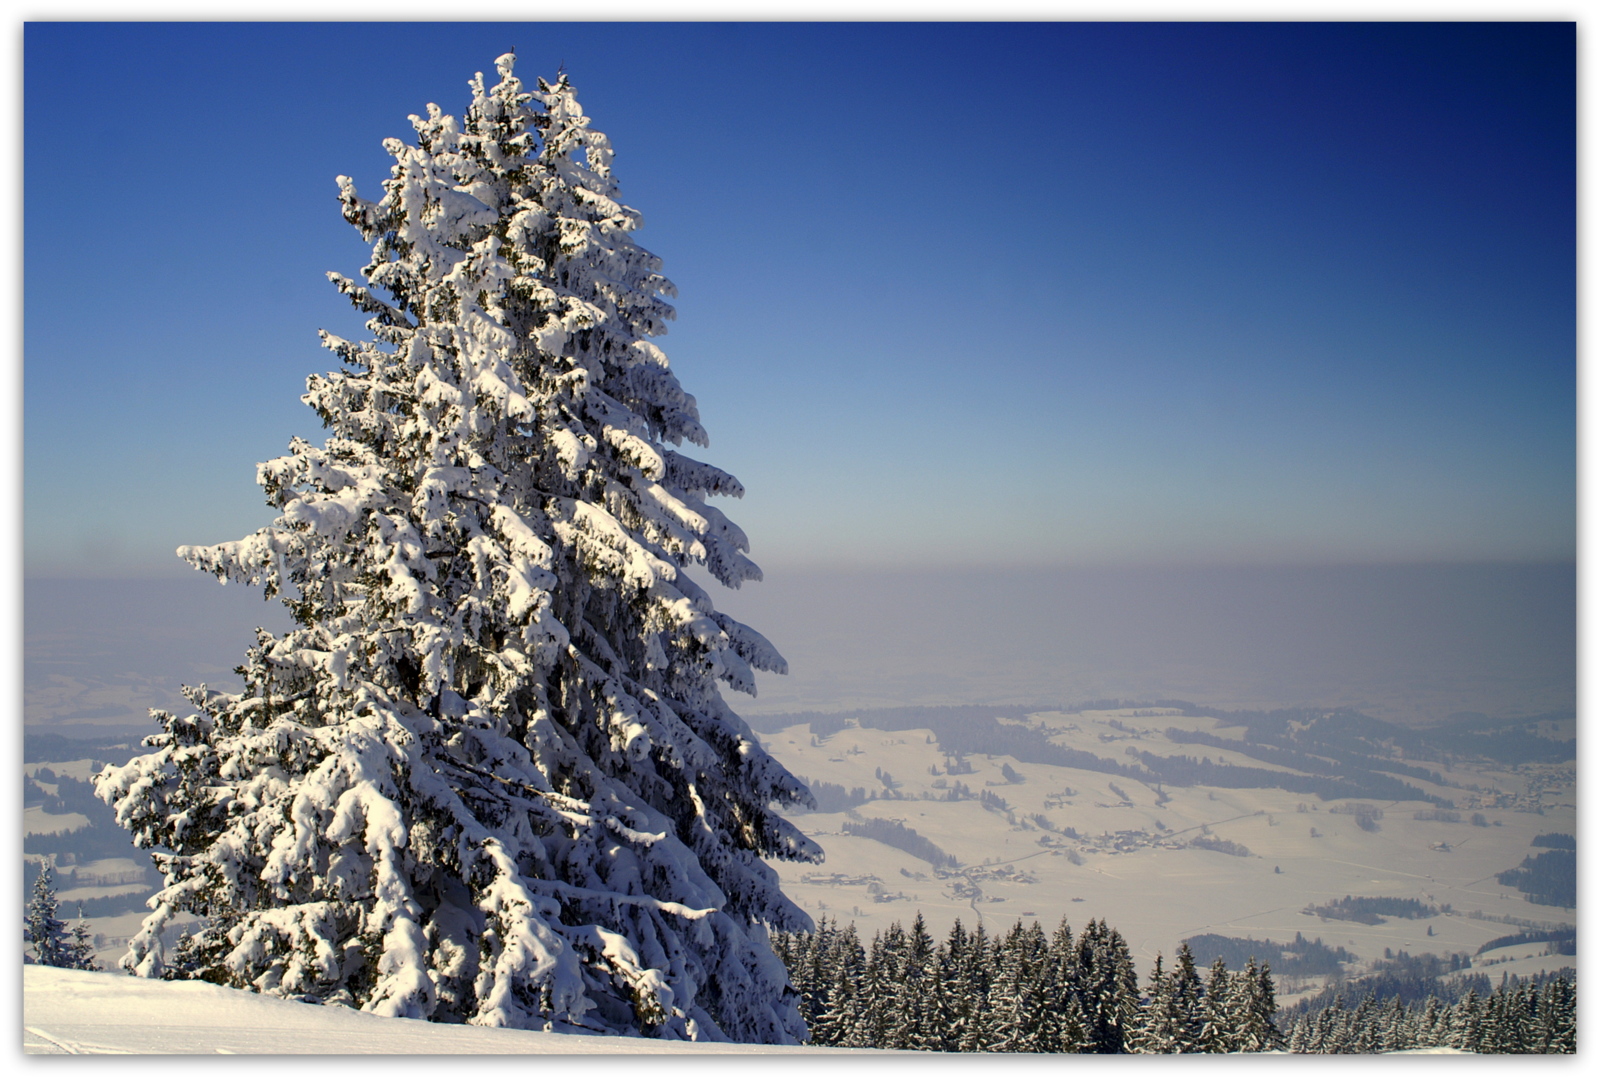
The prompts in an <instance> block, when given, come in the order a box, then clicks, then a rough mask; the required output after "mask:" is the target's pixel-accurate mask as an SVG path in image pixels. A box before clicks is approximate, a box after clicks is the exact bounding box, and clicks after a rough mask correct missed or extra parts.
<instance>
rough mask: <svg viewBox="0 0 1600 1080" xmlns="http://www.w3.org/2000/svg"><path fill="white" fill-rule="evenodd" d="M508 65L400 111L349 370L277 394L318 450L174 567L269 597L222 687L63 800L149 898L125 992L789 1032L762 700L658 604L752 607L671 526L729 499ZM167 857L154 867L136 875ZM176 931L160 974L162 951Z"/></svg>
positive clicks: (292, 460)
mask: <svg viewBox="0 0 1600 1080" xmlns="http://www.w3.org/2000/svg"><path fill="white" fill-rule="evenodd" d="M513 64H514V58H513V57H512V56H509V55H507V56H504V57H501V58H500V59H499V60H498V61H497V62H496V67H497V69H498V72H499V76H500V77H499V81H498V83H497V84H496V85H494V86H485V83H484V80H483V78H482V76H481V75H480V76H478V77H477V78H475V79H473V80H472V81H471V83H470V85H471V89H472V103H471V106H470V108H469V109H468V110H467V112H466V114H465V118H464V120H463V121H461V122H458V121H457V120H456V119H455V118H454V117H451V116H447V115H445V114H443V113H442V112H441V111H440V110H439V109H438V108H437V106H433V105H430V106H429V107H428V111H427V115H426V116H422V117H415V116H414V117H412V118H411V119H412V124H413V126H414V128H415V131H416V144H415V145H408V144H406V143H404V142H402V141H400V140H398V139H391V140H388V141H387V142H386V143H385V147H386V149H387V150H388V151H389V153H390V154H391V155H392V156H393V157H394V165H393V168H392V171H391V175H390V179H389V180H387V181H386V182H385V184H384V190H385V193H384V196H383V197H382V198H381V199H380V200H378V201H376V202H371V201H368V200H365V199H363V198H361V197H360V196H359V195H358V194H357V193H356V190H355V187H354V185H353V184H352V182H351V181H349V180H348V179H346V178H342V177H341V178H340V181H339V183H340V193H341V201H342V204H343V208H344V216H345V218H346V219H347V220H348V221H350V222H351V223H352V224H354V225H355V226H356V227H357V228H358V229H359V230H360V232H361V234H362V236H363V237H364V238H366V240H368V241H369V242H371V243H372V244H373V256H372V261H371V263H370V264H369V265H368V266H367V267H365V268H364V270H363V271H362V274H363V277H364V279H365V280H364V283H358V282H356V281H354V280H351V279H349V278H346V277H342V276H340V275H337V274H331V275H329V276H330V278H331V279H332V281H333V282H334V284H335V285H336V286H337V287H338V289H339V290H340V291H341V292H343V293H344V294H345V295H346V296H347V297H348V298H349V299H350V300H351V301H352V302H353V303H354V304H355V306H356V307H357V308H359V309H360V310H361V311H363V312H365V313H367V314H368V315H369V316H370V317H371V318H370V321H369V322H368V323H367V327H368V329H369V330H370V332H371V334H372V340H369V341H362V342H352V341H345V340H342V339H340V338H337V337H335V336H333V335H331V334H326V333H325V334H324V335H323V338H324V343H325V344H326V345H327V346H328V347H329V348H330V349H332V350H333V352H334V353H335V354H336V355H337V356H338V357H339V359H340V361H342V365H343V366H342V368H341V370H339V371H336V372H333V373H330V374H327V375H322V376H314V377H312V378H311V379H310V380H308V392H307V394H306V395H305V398H304V400H305V401H306V402H307V403H308V404H309V405H311V407H312V408H314V409H315V410H316V412H317V414H318V415H319V416H320V417H321V419H322V421H323V424H324V426H325V427H326V428H328V429H329V433H328V437H327V440H326V442H325V443H324V445H322V446H314V445H312V444H311V443H310V442H306V441H303V440H298V439H297V440H295V441H294V442H293V443H292V444H291V446H290V451H289V453H288V454H287V455H286V456H284V457H281V458H278V459H276V460H274V461H269V462H267V463H265V464H264V465H262V466H261V467H260V470H259V474H258V478H259V481H260V483H261V485H262V486H263V487H264V488H265V491H266V494H267V498H268V500H269V502H270V503H271V504H272V505H273V506H274V507H276V508H277V510H278V511H279V515H280V516H279V517H278V518H277V520H276V522H275V523H274V524H273V525H272V526H271V527H270V528H266V529H263V530H261V531H259V532H257V533H256V534H255V535H253V536H251V537H248V538H246V539H244V540H241V541H238V542H235V543H226V544H219V545H216V546H213V547H190V548H183V549H180V552H179V554H180V555H182V556H183V557H184V558H185V559H187V560H188V561H189V562H191V563H192V564H194V565H195V566H197V567H199V568H201V569H204V570H206V571H209V572H211V573H214V574H215V575H216V576H217V577H219V578H221V579H223V580H232V581H237V582H245V583H251V584H254V585H257V586H261V587H263V588H264V589H265V591H266V593H267V594H268V595H269V596H271V595H279V596H281V597H283V598H284V601H285V603H286V604H287V605H288V607H289V608H290V611H291V612H292V614H293V616H294V620H295V624H296V625H295V628H294V629H293V630H292V631H290V632H289V633H288V634H286V635H284V636H282V637H274V636H272V635H270V634H267V633H265V632H260V633H259V640H258V644H257V645H256V647H254V648H253V649H251V650H250V653H249V656H248V658H247V660H246V661H245V663H244V666H243V667H242V668H241V669H240V672H241V674H242V675H243V677H244V681H245V690H244V692H243V693H241V694H220V693H216V692H213V691H210V690H208V689H206V688H205V687H203V686H202V687H199V688H196V689H193V690H190V691H189V692H188V696H189V700H190V701H191V702H192V703H193V704H194V706H195V710H196V711H195V712H194V713H192V714H191V715H188V716H174V715H169V714H165V713H158V714H157V717H158V719H159V720H160V723H161V725H162V728H163V733H162V734H160V735H157V736H154V737H153V738H152V739H151V740H150V743H149V745H151V746H152V747H153V748H154V751H153V752H152V753H150V754H148V755H145V756H143V757H140V758H137V759H135V760H134V761H132V762H131V763H129V764H128V765H127V766H126V767H122V768H113V769H109V770H107V771H106V772H105V773H104V774H102V776H101V778H100V780H99V791H100V794H101V796H102V797H103V798H105V799H107V800H108V801H111V802H113V803H114V804H115V805H116V808H117V813H118V816H119V819H120V820H121V821H122V822H123V823H124V824H125V825H127V826H129V827H130V828H131V829H132V830H133V832H134V834H135V836H136V838H137V839H138V841H139V842H140V843H141V844H143V845H145V846H147V847H154V848H157V849H158V851H160V853H158V854H157V856H156V858H157V862H158V865H159V867H160V868H161V870H162V871H163V873H164V875H165V887H164V888H163V889H162V890H161V892H160V893H159V894H158V895H157V896H156V897H155V899H154V901H153V906H154V908H155V910H154V913H153V914H152V915H151V916H150V918H149V919H148V920H146V922H145V925H144V928H143V930H142V931H141V933H140V934H139V935H138V936H137V937H136V938H135V939H134V940H133V942H132V945H131V951H130V953H129V955H128V957H127V958H126V960H125V964H126V966H128V967H129V968H131V969H132V970H133V971H135V972H137V973H139V974H143V975H151V976H154V975H162V976H166V977H174V978H202V979H209V980H212V981H215V982H221V983H225V984H229V985H233V986H239V987H254V988H256V989H258V990H261V991H268V992H274V993H279V994H293V995H309V996H311V997H314V998H317V999H321V1000H325V1001H330V1002H343V1003H346V1004H349V1005H353V1006H358V1007H360V1008H363V1009H366V1010H369V1011H372V1012H376V1013H380V1014H384V1015H391V1016H408V1017H425V1018H430V1019H434V1020H443V1021H465V1022H469V1023H475V1024H483V1025H493V1026H511V1027H534V1028H550V1029H555V1030H572V1031H596V1032H620V1033H641V1034H647V1035H660V1036H663V1037H670V1038H690V1039H695V1038H698V1039H720V1038H731V1039H735V1040H740V1041H752V1042H793V1041H798V1040H800V1039H802V1038H803V1037H804V1036H805V1029H804V1025H803V1023H802V1021H801V1019H800V1014H799V1012H798V1011H797V1010H796V1008H795V1006H794V1002H793V1000H792V997H793V995H792V993H791V992H790V991H788V989H787V987H786V978H785V973H784V970H783V967H782V965H781V964H780V963H779V962H778V960H777V959H776V957H774V955H773V953H772V951H771V947H770V945H769V941H768V937H767V930H768V928H769V927H776V928H782V927H792V928H797V929H799V928H806V927H808V926H809V920H808V919H807V917H806V916H805V915H804V914H803V913H802V912H801V911H800V910H799V909H798V908H797V907H796V906H795V905H794V904H792V903H791V902H790V901H789V900H788V899H787V898H785V897H784V896H783V894H782V893H781V892H780V890H779V887H778V880H777V876H776V874H775V873H774V872H773V871H772V870H771V868H770V867H768V866H767V865H766V864H765V863H764V862H763V861H762V859H763V857H777V858H786V859H793V858H800V859H814V858H817V857H819V855H820V852H819V851H818V849H817V848H816V847H815V845H814V844H812V843H811V842H810V841H808V840H807V839H806V838H805V837H803V836H801V835H800V834H799V833H798V832H797V831H796V830H794V829H793V827H792V826H790V825H789V824H788V823H787V822H786V821H785V820H784V819H783V818H782V817H780V816H779V815H778V814H776V813H775V812H774V811H773V810H772V809H771V808H772V806H773V805H774V804H775V803H776V804H779V805H793V804H796V803H800V804H807V805H809V803H810V796H809V793H808V792H807V791H806V789H805V787H804V786H803V785H802V784H801V783H800V782H799V781H797V780H796V778H795V777H793V776H792V775H790V774H789V773H788V772H787V771H786V770H785V769H783V768H782V767H781V766H780V765H778V764H777V763H776V762H775V761H774V760H773V759H772V758H770V757H769V756H768V755H767V754H766V753H764V752H763V751H762V749H761V747H760V746H759V745H758V743H757V741H756V739H755V738H754V736H753V735H752V734H751V732H750V730H749V728H748V727H747V726H746V725H745V724H744V723H743V721H741V720H740V719H739V717H738V716H736V715H735V714H734V713H733V712H732V711H731V710H730V709H729V708H728V706H727V705H725V704H724V702H723V700H722V697H721V694H720V690H719V686H718V684H719V683H726V684H727V685H730V686H732V687H733V688H735V689H738V690H742V691H749V692H753V691H754V682H753V676H752V674H751V669H752V668H760V669H764V670H769V671H780V672H781V671H783V670H784V662H783V660H782V658H781V657H780V656H779V655H778V654H777V652H776V651H775V650H774V649H773V648H772V647H771V646H770V645H769V644H768V643H767V642H766V641H765V640H764V639H763V638H762V637H761V636H760V635H758V634H756V633H755V632H753V631H751V630H750V629H748V628H747V627H745V626H743V625H741V624H739V623H737V622H735V621H734V620H732V619H729V618H728V617H726V616H724V615H722V614H721V613H719V612H718V611H716V610H715V608H714V606H713V604H712V602H711V600H710V599H709V598H708V597H707V595H706V594H705V593H704V592H703V591H702V590H701V589H700V588H699V587H697V586H696V585H695V583H694V582H693V581H692V580H691V579H690V577H689V576H688V575H687V574H686V573H685V570H686V568H688V567H690V566H691V565H694V564H699V565H702V566H704V567H705V568H706V570H707V571H708V572H709V573H710V574H711V575H712V576H714V577H715V578H716V579H717V580H719V581H721V582H722V583H724V584H726V585H729V586H738V585H739V584H740V583H741V582H743V581H746V580H750V579H754V578H758V577H759V576H760V575H759V571H758V570H757V568H756V567H755V565H754V564H753V563H751V562H750V561H749V560H748V559H747V558H746V557H745V555H744V554H743V552H744V551H746V550H747V543H746V540H745V537H744V534H743V533H742V532H741V531H740V530H739V529H738V527H736V526H735V525H733V524H732V523H731V522H730V521H728V520H727V518H725V517H724V516H723V515H722V513H721V512H720V511H718V510H716V509H715V508H714V507H712V506H711V505H709V504H708V502H707V501H706V500H707V498H708V497H709V496H713V495H732V496H737V495H739V494H741V493H742V489H741V488H740V486H739V484H738V482H737V481H736V480H735V479H734V478H733V477H732V476H730V475H728V474H727V473H725V472H722V471H720V470H718V469H716V468H713V467H712V466H709V465H706V464H702V463H701V462H698V461H696V460H693V459H692V458H689V457H686V456H684V455H682V454H680V453H678V452H677V451H675V450H673V449H671V448H670V447H671V446H674V445H680V444H682V443H683V442H685V441H688V442H691V443H696V444H701V445H703V444H704V443H705V433H704V431H703V430H702V429H701V426H700V423H699V420H698V417H697V413H696V409H695V401H694V399H693V398H692V397H691V396H689V395H688V394H686V393H685V392H684V391H683V390H682V389H681V387H680V386H679V384H678V382H677V380H676V378H675V377H674V376H673V374H672V373H671V372H670V371H669V370H668V367H667V360H666V357H665V356H664V355H663V353H662V352H661V350H660V349H658V348H657V347H656V346H655V345H654V344H652V343H651V340H650V339H651V338H653V337H655V336H657V335H659V334H661V333H662V332H663V331H664V329H665V322H666V320H667V319H668V318H670V317H671V315H672V309H671V307H670V306H669V305H668V303H667V301H666V300H665V299H664V297H666V296H670V295H671V293H672V286H671V284H670V283H669V282H668V281H667V280H666V279H665V278H664V277H662V276H661V273H660V262H659V260H658V259H657V258H656V257H655V256H654V255H652V254H650V253H649V252H647V251H645V250H643V249H642V248H640V247H638V246H637V245H636V244H635V243H634V242H633V241H632V240H631V238H630V233H631V232H632V231H633V230H634V229H636V228H637V227H638V225H639V220H640V219H639V215H638V214H637V213H636V212H635V211H633V210H632V209H630V208H628V207H626V206H624V205H622V204H621V203H620V202H619V201H618V199H619V195H618V190H617V187H616V183H615V181H614V180H613V178H612V174H611V160H612V151H611V148H610V146H609V145H608V143H607V141H606V139H605V137H604V136H603V135H601V134H600V133H598V132H596V131H594V130H593V129H591V128H590V127H589V120H588V118H587V117H586V116H585V115H584V114H583V111H582V109H581V108H580V107H579V106H578V103H577V100H576V98H575V97H574V93H573V89H572V87H571V85H570V84H569V83H568V81H567V79H566V78H565V77H562V78H561V80H560V81H559V82H557V83H556V84H554V85H550V84H548V83H545V82H544V81H542V80H541V81H540V82H539V83H538V85H537V87H536V88H534V89H532V90H529V89H526V88H525V87H524V86H523V84H522V83H521V82H520V81H519V80H518V79H517V78H516V77H515V76H514V75H513ZM163 849H164V850H163ZM185 913H187V914H192V915H195V916H199V917H200V918H201V920H202V929H201V930H200V931H199V932H198V933H196V934H195V935H194V936H193V937H191V938H188V939H186V940H184V941H183V942H182V944H181V946H180V947H179V948H177V949H175V950H170V951H169V950H166V949H164V948H163V946H162V943H161V934H162V931H163V929H164V928H165V927H166V926H167V925H168V924H169V923H170V922H171V921H172V920H173V919H174V918H175V917H178V916H180V915H183V914H185Z"/></svg>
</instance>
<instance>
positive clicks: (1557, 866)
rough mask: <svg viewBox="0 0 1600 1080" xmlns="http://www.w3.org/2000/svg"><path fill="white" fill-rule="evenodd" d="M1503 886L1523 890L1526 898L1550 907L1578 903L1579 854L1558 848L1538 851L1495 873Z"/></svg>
mask: <svg viewBox="0 0 1600 1080" xmlns="http://www.w3.org/2000/svg"><path fill="white" fill-rule="evenodd" d="M1495 880H1496V881H1498V882H1499V883H1500V884H1502V885H1509V886H1511V887H1512V888H1514V889H1516V890H1518V891H1519V892H1522V893H1525V894H1526V895H1527V897H1528V901H1529V902H1530V903H1534V904H1546V905H1548V906H1550V907H1565V908H1570V907H1577V906H1578V853H1577V852H1576V851H1572V850H1562V849H1557V850H1555V851H1541V852H1540V853H1539V854H1537V855H1529V856H1527V857H1526V858H1524V859H1523V860H1522V865H1521V866H1518V867H1515V868H1514V869H1511V870H1506V871H1504V872H1502V873H1499V874H1496V875H1495Z"/></svg>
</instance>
